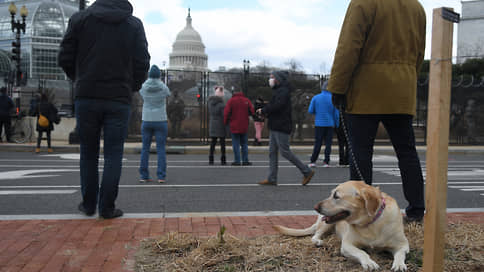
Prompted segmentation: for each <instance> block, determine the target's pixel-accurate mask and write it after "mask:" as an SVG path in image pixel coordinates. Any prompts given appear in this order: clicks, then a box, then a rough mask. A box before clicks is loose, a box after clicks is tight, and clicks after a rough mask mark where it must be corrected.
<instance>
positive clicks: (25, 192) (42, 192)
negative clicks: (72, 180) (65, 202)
mask: <svg viewBox="0 0 484 272" xmlns="http://www.w3.org/2000/svg"><path fill="white" fill-rule="evenodd" d="M75 192H77V190H5V191H4V190H0V195H59V194H73V193H75Z"/></svg>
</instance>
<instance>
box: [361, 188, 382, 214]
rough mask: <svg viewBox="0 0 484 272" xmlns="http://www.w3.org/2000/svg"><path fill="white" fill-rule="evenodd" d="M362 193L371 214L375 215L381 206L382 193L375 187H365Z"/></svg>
mask: <svg viewBox="0 0 484 272" xmlns="http://www.w3.org/2000/svg"><path fill="white" fill-rule="evenodd" d="M360 194H361V196H362V197H363V199H364V200H365V208H366V210H367V212H368V215H369V216H374V215H375V214H376V211H377V210H378V207H380V194H379V192H378V190H376V189H374V188H363V189H362V190H360Z"/></svg>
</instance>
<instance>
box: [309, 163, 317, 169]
mask: <svg viewBox="0 0 484 272" xmlns="http://www.w3.org/2000/svg"><path fill="white" fill-rule="evenodd" d="M308 167H309V168H316V164H315V163H314V162H312V163H310V164H308Z"/></svg>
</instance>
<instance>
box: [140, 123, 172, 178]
mask: <svg viewBox="0 0 484 272" xmlns="http://www.w3.org/2000/svg"><path fill="white" fill-rule="evenodd" d="M141 135H142V137H143V147H142V148H141V161H140V165H139V174H140V175H141V178H142V179H149V178H150V172H149V170H148V162H149V157H150V147H151V139H152V138H153V135H154V136H155V140H156V153H157V154H158V167H157V172H156V175H157V177H158V179H163V180H164V179H165V178H166V151H165V145H166V137H167V135H168V122H167V121H155V122H148V121H143V123H142V124H141Z"/></svg>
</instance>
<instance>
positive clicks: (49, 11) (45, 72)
mask: <svg viewBox="0 0 484 272" xmlns="http://www.w3.org/2000/svg"><path fill="white" fill-rule="evenodd" d="M11 2H14V3H15V5H16V6H17V9H18V10H19V9H20V7H22V6H23V5H25V7H26V8H27V10H28V15H27V17H26V21H25V24H26V29H25V34H24V33H22V34H21V35H20V37H21V69H22V72H24V75H25V76H26V77H28V78H29V79H39V80H66V79H67V78H66V75H65V74H64V72H63V71H62V69H61V68H60V67H59V66H58V65H57V54H58V51H59V44H60V42H61V40H62V37H63V36H64V33H65V31H66V28H67V24H68V22H69V18H70V17H71V16H72V14H74V13H75V12H77V11H78V10H79V2H78V0H20V1H10V0H0V76H5V73H6V72H8V71H9V70H10V69H11V67H14V64H13V62H12V61H11V59H10V57H9V56H10V55H11V50H12V42H13V41H14V40H15V32H13V31H12V26H11V15H10V13H9V11H8V6H9V5H10V3H11ZM15 20H20V21H21V16H20V15H19V14H18V13H17V14H16V15H15ZM4 69H7V70H4Z"/></svg>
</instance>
